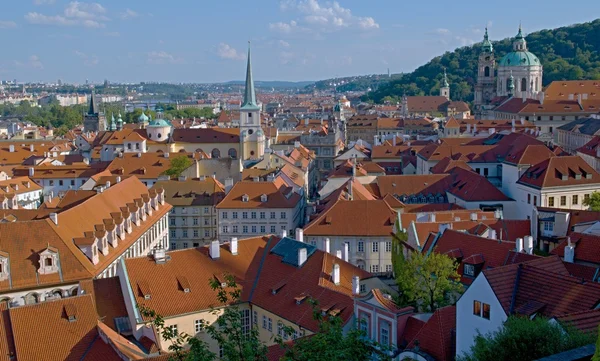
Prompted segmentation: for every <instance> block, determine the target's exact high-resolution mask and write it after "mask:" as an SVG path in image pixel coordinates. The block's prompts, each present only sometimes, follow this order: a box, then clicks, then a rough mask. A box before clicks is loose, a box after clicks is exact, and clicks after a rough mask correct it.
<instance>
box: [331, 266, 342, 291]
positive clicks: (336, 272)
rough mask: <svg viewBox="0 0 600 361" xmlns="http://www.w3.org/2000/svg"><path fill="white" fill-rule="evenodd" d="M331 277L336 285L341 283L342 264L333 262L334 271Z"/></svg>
mask: <svg viewBox="0 0 600 361" xmlns="http://www.w3.org/2000/svg"><path fill="white" fill-rule="evenodd" d="M331 278H333V283H334V284H335V285H336V286H338V285H339V284H340V265H339V264H337V263H334V264H333V272H332V274H331Z"/></svg>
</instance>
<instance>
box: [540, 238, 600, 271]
mask: <svg viewBox="0 0 600 361" xmlns="http://www.w3.org/2000/svg"><path fill="white" fill-rule="evenodd" d="M570 237H571V243H572V244H573V245H574V246H575V261H580V262H589V263H594V264H596V265H600V236H596V235H593V234H584V233H575V232H574V233H571V234H570ZM567 243H568V241H567V240H566V239H565V240H564V241H562V242H561V243H560V244H559V245H558V246H556V248H554V249H553V250H552V252H551V253H552V254H556V255H558V256H560V257H564V256H565V247H566V246H567Z"/></svg>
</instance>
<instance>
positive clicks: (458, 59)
mask: <svg viewBox="0 0 600 361" xmlns="http://www.w3.org/2000/svg"><path fill="white" fill-rule="evenodd" d="M516 32H517V29H516V28H515V34H516ZM491 35H492V36H493V32H492V33H491ZM599 38H600V19H598V20H595V21H593V22H589V23H583V24H577V25H572V26H567V27H561V28H557V29H550V30H541V31H537V32H534V33H531V34H528V35H527V36H526V40H527V47H528V48H529V51H531V52H532V53H534V54H535V55H536V56H538V57H539V59H540V61H541V63H542V65H543V66H544V78H543V85H544V86H545V85H548V84H550V83H551V82H552V81H554V80H578V79H600V42H599V41H598V39H599ZM512 41H513V39H512V38H508V39H504V40H501V41H496V42H493V45H494V52H495V55H496V61H499V60H500V59H501V58H502V56H504V55H505V54H507V53H508V52H510V51H512ZM480 49H481V43H478V44H475V45H472V46H466V47H462V48H458V49H456V50H455V51H452V52H446V53H445V54H444V55H441V56H438V57H435V58H433V59H432V60H431V61H429V62H428V63H427V64H424V65H422V66H420V67H419V68H417V69H416V70H415V71H413V72H412V73H407V74H404V76H402V77H401V78H400V79H398V80H393V81H390V82H389V83H387V84H383V85H381V86H380V87H379V88H378V89H377V90H375V91H373V92H371V93H369V94H368V95H367V96H366V97H365V100H373V101H375V102H381V101H382V100H383V99H384V98H386V97H389V98H387V99H390V100H396V101H397V100H398V99H399V98H400V97H402V95H403V94H406V95H438V94H439V89H440V83H441V82H442V78H443V73H444V68H446V71H447V73H448V81H449V82H450V96H451V97H452V99H453V100H464V101H472V100H473V87H474V86H475V83H476V81H477V62H478V60H479V59H478V57H479V54H480V51H481V50H480Z"/></svg>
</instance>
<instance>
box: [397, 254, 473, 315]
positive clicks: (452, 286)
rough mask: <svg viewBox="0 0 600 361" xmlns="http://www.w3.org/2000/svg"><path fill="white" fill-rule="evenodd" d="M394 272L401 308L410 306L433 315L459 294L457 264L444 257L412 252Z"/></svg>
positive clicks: (443, 255)
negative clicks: (395, 272)
mask: <svg viewBox="0 0 600 361" xmlns="http://www.w3.org/2000/svg"><path fill="white" fill-rule="evenodd" d="M396 268H397V274H396V275H395V276H396V283H397V284H398V287H399V290H400V303H401V304H403V305H406V304H412V305H416V306H417V307H419V308H420V309H422V310H427V311H429V312H433V311H435V310H436V309H437V308H440V307H444V306H446V305H448V304H451V303H452V300H453V298H454V296H455V295H456V293H460V292H462V290H463V288H462V286H461V284H460V283H459V280H460V276H459V274H458V273H457V272H456V269H457V268H458V264H457V263H456V262H455V261H454V260H453V259H452V258H450V257H448V256H447V255H445V254H438V253H435V252H431V253H430V254H428V255H426V254H423V253H421V252H418V251H413V252H412V253H411V254H410V257H409V258H408V259H407V260H405V261H404V262H403V263H402V264H401V265H400V266H399V267H396Z"/></svg>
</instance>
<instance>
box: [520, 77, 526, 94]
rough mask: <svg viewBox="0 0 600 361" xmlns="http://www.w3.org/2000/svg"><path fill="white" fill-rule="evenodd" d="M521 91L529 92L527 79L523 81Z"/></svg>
mask: <svg viewBox="0 0 600 361" xmlns="http://www.w3.org/2000/svg"><path fill="white" fill-rule="evenodd" d="M521 91H522V92H524V91H527V79H525V78H523V79H521Z"/></svg>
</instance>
